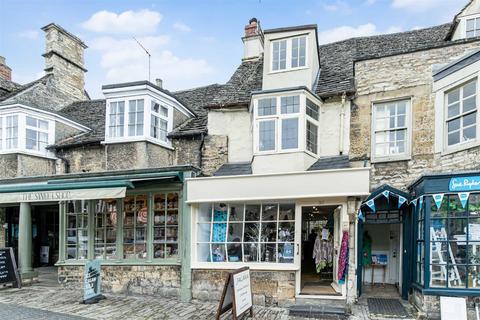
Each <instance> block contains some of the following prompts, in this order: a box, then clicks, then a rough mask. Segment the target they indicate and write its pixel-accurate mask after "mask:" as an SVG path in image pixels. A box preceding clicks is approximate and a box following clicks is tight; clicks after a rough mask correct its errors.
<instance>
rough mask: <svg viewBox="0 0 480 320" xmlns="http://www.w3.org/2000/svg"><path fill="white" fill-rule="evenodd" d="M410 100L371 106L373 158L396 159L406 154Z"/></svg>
mask: <svg viewBox="0 0 480 320" xmlns="http://www.w3.org/2000/svg"><path fill="white" fill-rule="evenodd" d="M409 109H410V100H401V101H391V102H384V103H375V104H374V105H373V138H372V140H373V143H372V147H373V157H374V158H376V159H377V160H378V159H382V158H384V159H385V158H395V159H396V158H398V157H404V156H406V155H407V154H408V141H409V140H408V139H409V138H408V137H409V132H408V121H409V120H408V116H409Z"/></svg>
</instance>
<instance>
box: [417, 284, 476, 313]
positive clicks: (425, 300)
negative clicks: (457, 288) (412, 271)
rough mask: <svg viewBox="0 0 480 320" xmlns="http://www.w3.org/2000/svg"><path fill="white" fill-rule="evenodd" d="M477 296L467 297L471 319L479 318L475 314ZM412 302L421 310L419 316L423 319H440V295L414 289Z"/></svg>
mask: <svg viewBox="0 0 480 320" xmlns="http://www.w3.org/2000/svg"><path fill="white" fill-rule="evenodd" d="M476 300H478V298H476V297H468V298H467V318H468V319H469V320H474V319H477V318H476V315H475V301H476ZM410 302H411V303H413V304H414V305H415V306H416V307H417V309H418V310H419V314H418V318H423V319H440V297H439V296H428V295H423V294H422V293H421V292H420V291H418V290H415V289H414V290H413V294H412V295H411V296H410Z"/></svg>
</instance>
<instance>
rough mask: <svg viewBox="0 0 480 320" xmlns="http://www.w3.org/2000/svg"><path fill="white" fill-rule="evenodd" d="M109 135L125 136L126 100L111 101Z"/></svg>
mask: <svg viewBox="0 0 480 320" xmlns="http://www.w3.org/2000/svg"><path fill="white" fill-rule="evenodd" d="M108 119H109V126H108V127H109V131H108V132H109V136H110V137H123V130H124V122H125V101H117V102H110V113H109V114H108Z"/></svg>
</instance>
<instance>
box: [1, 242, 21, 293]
mask: <svg viewBox="0 0 480 320" xmlns="http://www.w3.org/2000/svg"><path fill="white" fill-rule="evenodd" d="M0 283H13V284H14V286H16V287H17V288H20V287H21V281H20V277H19V275H18V268H17V262H16V261H15V255H14V254H13V249H12V248H3V249H0Z"/></svg>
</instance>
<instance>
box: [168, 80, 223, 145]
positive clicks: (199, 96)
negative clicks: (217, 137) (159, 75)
mask: <svg viewBox="0 0 480 320" xmlns="http://www.w3.org/2000/svg"><path fill="white" fill-rule="evenodd" d="M221 87H222V86H221V85H219V84H212V85H209V86H204V87H199V88H194V89H189V90H182V91H176V92H174V93H173V94H174V95H175V96H177V97H178V98H179V99H180V100H182V101H183V103H184V104H185V105H187V106H189V107H190V108H191V109H193V110H194V111H195V113H196V115H197V116H196V117H194V118H190V119H188V120H187V121H185V122H184V123H182V124H181V125H180V126H178V127H177V128H175V129H174V130H173V131H172V132H171V133H170V134H169V137H182V136H191V135H197V134H202V133H206V132H207V118H208V117H207V110H205V107H206V106H207V105H208V104H209V103H210V102H211V101H212V97H213V96H215V95H216V94H217V93H218V91H219V90H220V89H221Z"/></svg>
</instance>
